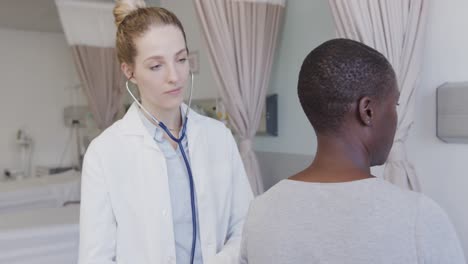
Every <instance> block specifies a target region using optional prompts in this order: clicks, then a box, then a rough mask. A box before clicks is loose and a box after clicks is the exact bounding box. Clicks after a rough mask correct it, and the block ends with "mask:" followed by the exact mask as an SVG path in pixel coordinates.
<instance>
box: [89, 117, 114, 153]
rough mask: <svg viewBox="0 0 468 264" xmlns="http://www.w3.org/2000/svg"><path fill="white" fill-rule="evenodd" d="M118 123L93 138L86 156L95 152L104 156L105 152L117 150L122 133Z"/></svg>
mask: <svg viewBox="0 0 468 264" xmlns="http://www.w3.org/2000/svg"><path fill="white" fill-rule="evenodd" d="M120 122H121V120H118V121H116V122H115V123H114V124H112V125H111V126H110V127H108V128H106V129H105V130H104V131H102V132H101V134H99V135H98V136H97V137H96V138H94V139H93V140H92V141H91V143H90V144H89V146H88V148H87V150H86V154H88V152H97V153H100V154H103V155H105V154H106V153H107V152H114V151H116V150H118V149H119V144H118V142H119V141H121V139H122V132H121V130H120V128H119V126H120ZM97 153H96V154H97Z"/></svg>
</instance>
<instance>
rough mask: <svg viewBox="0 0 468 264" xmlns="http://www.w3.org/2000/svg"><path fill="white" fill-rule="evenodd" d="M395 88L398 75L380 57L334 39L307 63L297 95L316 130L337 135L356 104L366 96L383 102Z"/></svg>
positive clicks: (301, 72)
mask: <svg viewBox="0 0 468 264" xmlns="http://www.w3.org/2000/svg"><path fill="white" fill-rule="evenodd" d="M395 85H397V84H396V77H395V72H394V71H393V68H392V66H391V65H390V63H389V62H388V60H387V59H386V58H385V57H384V56H383V55H382V54H381V53H379V52H378V51H376V50H374V49H372V48H370V47H368V46H366V45H364V44H362V43H359V42H357V41H353V40H350V39H333V40H329V41H327V42H325V43H323V44H321V45H320V46H318V47H317V48H315V49H314V50H312V51H311V52H310V53H309V54H308V55H307V57H306V58H305V59H304V62H303V64H302V67H301V71H300V73H299V82H298V94H299V100H300V102H301V105H302V108H303V109H304V112H305V114H306V116H307V118H308V119H309V121H310V123H311V124H312V126H313V127H314V129H315V130H316V131H317V132H334V131H337V130H339V129H340V128H341V125H342V122H343V118H344V116H345V114H346V113H347V112H348V111H350V106H351V104H352V103H353V102H357V101H359V99H361V98H362V97H364V96H369V97H374V98H377V99H380V98H382V97H383V96H385V95H387V94H388V92H389V91H391V90H392V89H394V88H395Z"/></svg>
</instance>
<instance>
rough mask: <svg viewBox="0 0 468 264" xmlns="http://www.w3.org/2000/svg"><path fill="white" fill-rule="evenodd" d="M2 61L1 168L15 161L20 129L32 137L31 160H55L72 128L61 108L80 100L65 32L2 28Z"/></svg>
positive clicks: (47, 162)
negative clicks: (16, 141) (66, 123)
mask: <svg viewBox="0 0 468 264" xmlns="http://www.w3.org/2000/svg"><path fill="white" fill-rule="evenodd" d="M0 60H1V62H0V83H1V95H0V122H1V124H0V127H1V129H0V173H1V174H3V170H4V169H5V168H11V167H17V166H18V160H19V146H18V145H16V144H15V137H16V132H17V130H18V129H24V130H25V131H26V132H27V133H29V134H30V136H31V137H32V138H33V140H34V142H35V144H34V160H33V164H39V165H54V166H55V165H57V164H58V163H59V161H60V159H61V154H62V152H63V150H64V147H65V144H66V142H67V139H68V136H69V131H70V130H69V129H68V128H66V127H65V126H64V122H63V114H62V113H63V108H64V107H65V106H67V105H70V104H71V103H72V102H73V101H76V102H84V98H83V96H81V91H78V90H77V89H76V88H73V86H75V85H76V84H78V83H79V81H78V78H77V75H76V73H75V69H74V64H73V60H72V57H71V52H70V50H69V48H68V45H67V43H66V40H65V36H64V35H63V34H59V33H43V32H26V31H17V30H9V29H0ZM74 98H75V99H74ZM71 144H72V145H71V146H70V148H71V149H70V148H69V152H68V154H67V155H66V157H65V159H64V162H65V164H66V165H68V163H69V162H70V159H71V157H70V154H71V152H70V151H73V147H74V141H72V142H71Z"/></svg>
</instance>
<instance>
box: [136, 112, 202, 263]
mask: <svg viewBox="0 0 468 264" xmlns="http://www.w3.org/2000/svg"><path fill="white" fill-rule="evenodd" d="M182 112H183V111H182ZM139 113H140V118H141V120H142V122H143V124H144V125H145V127H146V128H147V129H148V131H149V132H150V134H151V135H153V138H154V140H155V141H156V143H157V144H158V146H159V148H160V149H161V151H162V152H163V154H164V156H165V158H166V164H167V177H168V181H169V193H170V196H171V207H172V219H173V224H174V239H175V248H176V261H177V263H180V264H185V263H190V257H191V252H192V207H191V203H190V201H191V200H190V185H189V178H188V177H189V176H188V171H187V168H186V166H185V163H184V160H183V157H182V152H181V151H180V148H179V147H177V149H174V148H173V147H172V145H171V144H170V143H169V141H168V140H166V139H165V138H164V134H165V132H164V130H163V129H162V128H160V127H159V126H156V125H154V124H153V123H152V122H151V121H150V120H148V118H146V117H145V116H144V115H143V113H141V112H139ZM183 118H184V117H183ZM180 133H182V131H180ZM180 136H181V135H180V134H179V138H180ZM182 146H183V147H184V150H185V154H186V156H187V159H189V153H188V139H187V136H185V137H184V139H182ZM197 223H198V221H197ZM194 263H195V264H202V263H203V258H202V254H201V249H200V232H199V227H198V226H197V242H196V247H195V259H194Z"/></svg>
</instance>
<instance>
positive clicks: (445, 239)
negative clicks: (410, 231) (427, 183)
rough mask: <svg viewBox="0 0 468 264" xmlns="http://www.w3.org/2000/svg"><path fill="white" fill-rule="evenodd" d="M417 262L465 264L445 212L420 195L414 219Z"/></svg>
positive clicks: (426, 263)
mask: <svg viewBox="0 0 468 264" xmlns="http://www.w3.org/2000/svg"><path fill="white" fill-rule="evenodd" d="M416 247H417V253H418V263H424V264H432V263H451V264H465V257H464V255H463V251H462V249H461V246H460V242H459V240H458V237H457V235H456V233H455V229H454V227H453V226H452V224H451V222H450V220H449V218H448V216H447V214H446V213H445V212H444V211H443V210H442V209H441V208H440V207H439V206H438V205H437V204H436V203H435V202H433V201H432V200H430V199H429V198H427V197H424V196H422V197H421V199H420V204H419V210H418V216H417V219H416Z"/></svg>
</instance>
